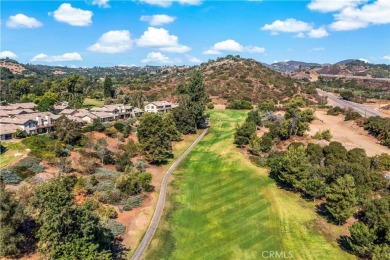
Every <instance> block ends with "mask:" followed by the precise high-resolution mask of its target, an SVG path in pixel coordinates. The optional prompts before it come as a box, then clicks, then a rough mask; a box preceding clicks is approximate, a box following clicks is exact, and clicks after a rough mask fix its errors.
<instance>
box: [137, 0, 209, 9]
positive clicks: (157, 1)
mask: <svg viewBox="0 0 390 260" xmlns="http://www.w3.org/2000/svg"><path fill="white" fill-rule="evenodd" d="M139 1H140V2H141V3H145V4H150V5H157V6H161V7H170V6H171V5H172V3H173V2H177V3H179V4H181V5H201V4H202V2H203V1H202V0H139Z"/></svg>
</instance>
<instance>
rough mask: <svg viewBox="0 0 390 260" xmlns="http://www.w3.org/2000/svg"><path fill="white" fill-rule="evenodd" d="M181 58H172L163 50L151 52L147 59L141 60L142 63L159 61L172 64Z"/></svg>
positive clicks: (159, 62)
mask: <svg viewBox="0 0 390 260" xmlns="http://www.w3.org/2000/svg"><path fill="white" fill-rule="evenodd" d="M175 61H176V62H178V61H179V60H172V59H170V58H168V57H167V56H165V55H164V54H162V53H161V52H150V53H148V55H147V56H146V58H145V59H143V60H141V62H142V63H158V64H171V63H174V62H175Z"/></svg>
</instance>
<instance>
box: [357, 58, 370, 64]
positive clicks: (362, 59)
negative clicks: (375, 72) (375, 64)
mask: <svg viewBox="0 0 390 260" xmlns="http://www.w3.org/2000/svg"><path fill="white" fill-rule="evenodd" d="M358 60H361V61H364V62H365V63H369V62H370V61H369V60H368V59H365V58H359V59H358Z"/></svg>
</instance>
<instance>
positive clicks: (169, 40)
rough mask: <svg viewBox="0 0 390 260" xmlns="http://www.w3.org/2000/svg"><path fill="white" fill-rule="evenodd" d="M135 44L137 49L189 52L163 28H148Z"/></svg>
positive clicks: (175, 37) (174, 36)
mask: <svg viewBox="0 0 390 260" xmlns="http://www.w3.org/2000/svg"><path fill="white" fill-rule="evenodd" d="M136 43H137V45H138V46H139V47H151V48H158V49H159V50H160V51H165V52H174V53H184V52H187V51H189V50H191V48H190V47H188V46H185V45H181V44H179V38H178V37H177V36H176V35H171V34H169V31H167V30H165V29H164V28H154V27H149V28H148V30H147V31H145V32H144V33H143V34H142V36H141V37H140V38H139V39H138V40H136Z"/></svg>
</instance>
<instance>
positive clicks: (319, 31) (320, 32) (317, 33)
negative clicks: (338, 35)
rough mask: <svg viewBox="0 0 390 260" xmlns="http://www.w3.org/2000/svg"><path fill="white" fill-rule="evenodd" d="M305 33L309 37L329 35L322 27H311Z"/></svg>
mask: <svg viewBox="0 0 390 260" xmlns="http://www.w3.org/2000/svg"><path fill="white" fill-rule="evenodd" d="M307 35H308V36H309V37H310V38H323V37H326V36H328V35H329V33H328V32H327V31H326V29H325V28H324V27H320V28H318V29H311V30H310V31H309V32H308V33H307Z"/></svg>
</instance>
